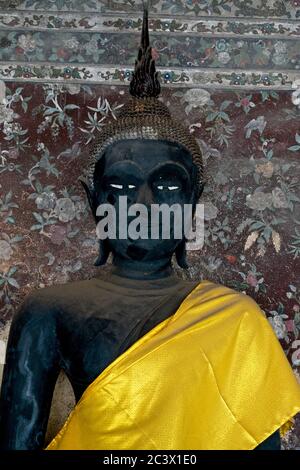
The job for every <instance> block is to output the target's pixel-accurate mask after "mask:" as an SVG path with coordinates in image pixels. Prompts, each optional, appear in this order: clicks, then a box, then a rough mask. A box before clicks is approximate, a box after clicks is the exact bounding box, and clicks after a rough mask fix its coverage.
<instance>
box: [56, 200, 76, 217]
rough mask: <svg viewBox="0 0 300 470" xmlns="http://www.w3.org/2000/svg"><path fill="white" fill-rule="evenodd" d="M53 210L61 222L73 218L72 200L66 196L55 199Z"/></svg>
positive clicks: (74, 212) (73, 207)
mask: <svg viewBox="0 0 300 470" xmlns="http://www.w3.org/2000/svg"><path fill="white" fill-rule="evenodd" d="M54 211H55V215H56V216H57V217H58V219H59V220H60V221H61V222H69V221H70V220H73V219H74V217H75V214H76V211H75V206H74V202H73V201H72V199H70V198H68V197H62V198H60V199H57V201H56V206H55V208H54Z"/></svg>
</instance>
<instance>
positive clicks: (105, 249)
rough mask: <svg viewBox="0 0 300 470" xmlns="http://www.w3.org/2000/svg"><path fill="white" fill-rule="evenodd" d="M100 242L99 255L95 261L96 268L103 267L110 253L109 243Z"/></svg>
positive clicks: (106, 241) (105, 241)
mask: <svg viewBox="0 0 300 470" xmlns="http://www.w3.org/2000/svg"><path fill="white" fill-rule="evenodd" d="M98 242H99V254H98V256H97V258H96V259H95V261H94V266H103V265H104V264H105V263H106V261H107V259H108V257H109V253H110V247H109V241H108V240H107V239H106V240H98Z"/></svg>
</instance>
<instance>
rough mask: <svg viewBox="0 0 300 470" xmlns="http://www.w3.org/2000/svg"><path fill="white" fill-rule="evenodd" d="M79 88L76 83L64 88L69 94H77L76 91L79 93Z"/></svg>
mask: <svg viewBox="0 0 300 470" xmlns="http://www.w3.org/2000/svg"><path fill="white" fill-rule="evenodd" d="M80 88H81V87H80V85H78V84H77V83H73V84H70V85H66V86H65V89H66V90H67V92H68V93H70V95H78V93H80Z"/></svg>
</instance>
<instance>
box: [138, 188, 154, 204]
mask: <svg viewBox="0 0 300 470" xmlns="http://www.w3.org/2000/svg"><path fill="white" fill-rule="evenodd" d="M153 202H154V200H153V194H152V191H151V188H149V186H148V184H147V183H145V184H142V185H141V186H140V188H139V191H138V194H137V198H136V203H138V204H144V205H145V206H149V205H151V204H153Z"/></svg>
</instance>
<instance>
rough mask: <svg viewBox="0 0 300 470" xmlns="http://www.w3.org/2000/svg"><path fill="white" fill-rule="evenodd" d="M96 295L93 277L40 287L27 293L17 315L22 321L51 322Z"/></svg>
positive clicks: (76, 308) (84, 303)
mask: <svg viewBox="0 0 300 470" xmlns="http://www.w3.org/2000/svg"><path fill="white" fill-rule="evenodd" d="M94 296H95V285H94V283H93V280H92V279H88V280H82V281H71V282H68V283H66V284H58V285H53V286H48V287H44V288H40V289H33V290H32V291H31V292H30V293H29V294H27V295H26V297H25V298H24V300H23V302H22V303H21V305H20V307H19V309H18V311H17V312H16V315H15V317H14V318H15V320H19V321H20V322H26V323H27V322H28V321H30V322H31V321H44V322H49V321H50V322H51V320H54V318H55V317H56V316H57V315H60V314H64V313H68V312H72V311H73V312H75V311H76V310H78V309H80V307H81V306H82V305H87V304H88V303H89V302H90V301H91V299H92V298H93V297H94Z"/></svg>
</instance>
